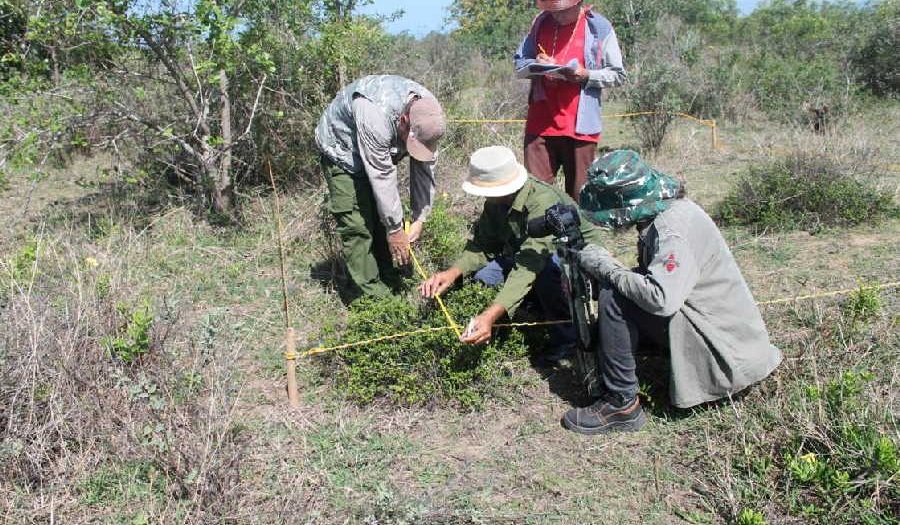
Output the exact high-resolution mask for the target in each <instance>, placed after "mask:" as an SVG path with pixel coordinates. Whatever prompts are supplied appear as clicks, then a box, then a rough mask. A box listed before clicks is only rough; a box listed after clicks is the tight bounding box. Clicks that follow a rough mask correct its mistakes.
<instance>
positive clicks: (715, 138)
mask: <svg viewBox="0 0 900 525" xmlns="http://www.w3.org/2000/svg"><path fill="white" fill-rule="evenodd" d="M667 114H668V115H674V116H676V117H682V118H686V119H688V120H693V121H694V122H696V123H698V124H702V125H704V126H708V127H709V128H710V131H711V132H712V147H713V149H718V148H719V130H718V126H717V124H716V121H715V120H713V119H702V118H699V117H695V116H693V115H690V114H688V113H682V112H680V111H671V112H668V111H636V112H634V113H612V114H609V115H603V117H604V118H631V117H644V116H647V115H667ZM448 122H451V123H453V124H523V123H525V119H520V118H501V119H490V118H451V119H448Z"/></svg>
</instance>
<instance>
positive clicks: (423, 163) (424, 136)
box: [316, 75, 446, 296]
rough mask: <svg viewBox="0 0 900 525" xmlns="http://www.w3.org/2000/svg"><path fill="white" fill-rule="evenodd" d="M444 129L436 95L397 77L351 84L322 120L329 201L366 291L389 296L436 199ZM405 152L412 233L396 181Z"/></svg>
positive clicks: (319, 140) (319, 137) (319, 138)
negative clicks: (406, 227)
mask: <svg viewBox="0 0 900 525" xmlns="http://www.w3.org/2000/svg"><path fill="white" fill-rule="evenodd" d="M445 129H446V123H445V118H444V113H443V110H442V109H441V105H440V104H439V103H438V101H437V99H435V97H434V95H432V94H431V92H430V91H428V90H427V89H426V88H425V87H423V86H422V85H420V84H418V83H416V82H413V81H412V80H409V79H407V78H403V77H400V76H396V75H370V76H367V77H363V78H361V79H359V80H357V81H356V82H353V83H352V84H350V85H348V86H347V87H345V88H344V89H342V90H341V91H340V92H339V93H338V94H337V96H336V97H335V98H334V100H333V101H332V102H331V104H330V105H329V106H328V108H326V110H325V112H324V113H323V114H322V117H321V118H320V119H319V124H318V126H317V127H316V144H317V145H318V147H319V150H320V151H321V153H322V156H321V162H322V171H323V172H324V174H325V179H326V182H327V183H328V207H329V211H331V213H332V214H333V215H334V219H335V221H336V222H337V231H338V234H339V235H340V237H341V245H342V252H343V255H344V261H345V262H346V264H347V270H348V273H349V274H350V278H351V279H352V280H353V282H354V284H356V286H357V287H358V288H359V291H360V292H361V293H362V294H365V295H382V296H384V295H388V294H390V293H391V290H390V288H389V286H388V284H387V283H388V282H390V281H396V280H397V274H396V271H395V269H394V265H404V264H407V263H408V262H409V243H410V242H415V241H416V239H417V238H418V237H419V235H420V234H421V232H422V228H423V225H424V224H425V219H426V218H427V217H428V213H429V211H430V210H431V204H432V200H433V199H434V188H435V182H434V162H435V159H436V158H437V153H436V150H437V143H438V141H439V140H440V139H441V137H442V136H443V135H444V131H445ZM407 154H408V155H409V157H410V159H409V172H410V177H409V179H410V180H409V191H410V201H411V202H410V204H411V207H412V220H413V222H412V225H411V227H410V230H409V233H408V234H407V232H406V231H405V230H404V228H403V223H404V220H403V219H404V217H403V206H402V203H401V199H400V191H399V187H398V181H397V164H398V163H399V162H400V161H401V160H402V159H403V158H404V157H405V156H406V155H407ZM392 262H393V264H392Z"/></svg>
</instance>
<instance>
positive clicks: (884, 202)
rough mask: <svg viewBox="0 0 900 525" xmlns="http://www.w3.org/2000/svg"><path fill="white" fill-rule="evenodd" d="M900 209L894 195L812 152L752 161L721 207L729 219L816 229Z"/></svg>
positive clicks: (783, 227) (764, 225)
mask: <svg viewBox="0 0 900 525" xmlns="http://www.w3.org/2000/svg"><path fill="white" fill-rule="evenodd" d="M897 214H898V207H897V206H896V205H895V204H894V202H893V198H892V197H891V195H889V194H887V193H882V192H880V191H878V190H877V189H876V188H874V187H873V186H872V185H871V184H870V183H868V182H864V181H863V180H862V179H861V178H859V177H857V176H854V175H852V174H849V173H848V172H847V170H845V169H843V168H842V167H841V166H839V165H838V164H837V163H836V162H834V161H831V160H829V159H828V158H824V157H818V156H812V155H794V156H793V157H789V158H786V159H782V160H776V161H774V162H772V163H771V164H769V165H763V166H754V167H751V168H750V170H749V172H748V173H747V174H745V175H744V176H743V177H742V178H741V179H740V181H739V182H738V184H737V186H735V188H734V189H733V190H732V191H731V193H730V194H729V195H728V196H726V197H725V200H724V202H723V203H722V204H721V205H720V207H719V210H718V218H719V219H720V221H721V222H722V223H724V224H745V225H753V226H757V227H759V228H770V229H775V230H792V229H805V230H809V231H811V232H816V231H818V230H819V229H821V228H822V227H824V226H848V225H854V224H859V223H863V222H873V221H878V220H879V219H882V218H885V217H895V216H897Z"/></svg>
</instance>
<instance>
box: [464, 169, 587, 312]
mask: <svg viewBox="0 0 900 525" xmlns="http://www.w3.org/2000/svg"><path fill="white" fill-rule="evenodd" d="M558 203H565V204H572V205H574V204H575V203H574V201H573V200H572V199H571V198H570V197H569V196H568V195H566V194H565V192H563V191H561V190H560V189H558V188H556V187H555V186H551V185H549V184H546V183H544V182H541V181H539V180H537V179H535V178H533V177H528V180H527V181H526V182H525V185H524V186H522V188H521V189H520V190H519V191H518V193H517V194H516V197H515V199H514V200H513V203H512V205H510V206H506V205H503V204H499V203H497V202H492V201H490V200H488V201H486V202H485V203H484V209H483V210H482V212H481V216H480V217H479V218H478V221H477V222H476V223H475V227H474V228H473V232H472V238H471V239H469V241H468V242H467V243H466V248H465V250H464V251H463V254H462V255H461V256H460V257H459V259H457V260H456V262H455V263H453V266H455V267H456V268H459V269H460V270H462V273H463V275H468V274H471V273H472V272H475V271H476V270H478V269H480V268H481V267H482V266H484V265H485V264H486V263H487V262H488V261H489V260H491V259H494V258H496V257H501V256H506V257H512V258H513V261H514V265H513V268H512V270H511V271H510V272H509V275H508V276H507V278H506V282H505V283H504V285H503V288H502V289H501V290H500V293H499V294H498V295H497V298H496V299H495V300H494V302H495V303H497V304H500V305H502V306H503V307H504V308H506V311H507V313H508V314H509V315H510V316H512V315H513V314H514V313H515V311H516V309H517V308H518V307H519V305H520V304H521V303H522V299H524V298H525V296H526V295H527V294H528V291H529V290H531V285H532V284H533V283H534V280H535V279H536V278H537V275H538V274H539V273H541V271H542V270H543V269H544V266H545V265H546V264H547V262H548V261H549V260H550V257H551V256H552V255H553V253H554V251H555V250H554V247H553V238H552V237H551V236H547V237H542V238H534V237H528V235H527V224H528V221H529V220H531V219H535V218H538V217H543V216H544V212H545V211H546V210H547V208H549V207H550V206H553V205H554V204H558ZM581 234H582V235H583V236H584V239H585V241H587V242H592V243H595V244H600V243H601V242H602V239H601V237H600V232H599V230H597V229H596V228H595V227H594V226H593V225H592V224H591V223H590V222H588V221H587V219H585V218H584V217H582V220H581Z"/></svg>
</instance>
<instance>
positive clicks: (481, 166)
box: [462, 146, 528, 197]
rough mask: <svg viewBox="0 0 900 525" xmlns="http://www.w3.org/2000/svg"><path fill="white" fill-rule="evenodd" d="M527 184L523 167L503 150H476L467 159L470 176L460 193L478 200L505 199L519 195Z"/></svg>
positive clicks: (508, 151)
mask: <svg viewBox="0 0 900 525" xmlns="http://www.w3.org/2000/svg"><path fill="white" fill-rule="evenodd" d="M526 180H528V171H527V170H526V169H525V166H522V165H521V164H519V161H517V160H516V154H515V153H513V152H512V150H511V149H509V148H507V147H506V146H488V147H486V148H481V149H478V150H475V153H473V154H472V157H471V158H469V176H468V177H466V180H465V181H464V182H463V184H462V188H463V191H465V192H466V193H468V194H469V195H476V196H478V197H504V196H506V195H509V194H511V193H515V192H517V191H519V189H520V188H521V187H522V186H523V185H525V181H526Z"/></svg>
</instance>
